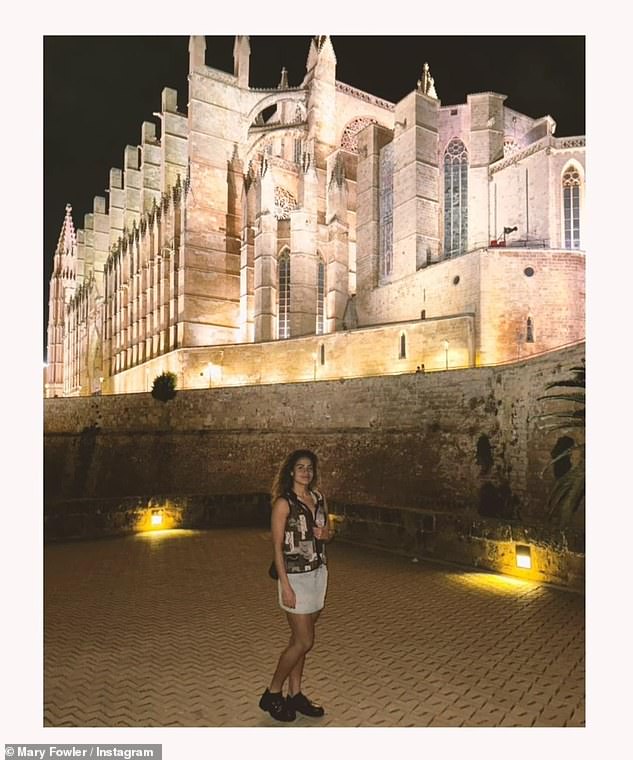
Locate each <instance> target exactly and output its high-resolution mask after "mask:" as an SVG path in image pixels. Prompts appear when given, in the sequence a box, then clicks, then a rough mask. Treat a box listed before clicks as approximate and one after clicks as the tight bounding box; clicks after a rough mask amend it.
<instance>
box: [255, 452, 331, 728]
mask: <svg viewBox="0 0 633 760" xmlns="http://www.w3.org/2000/svg"><path fill="white" fill-rule="evenodd" d="M317 478H318V461H317V457H316V454H314V452H312V451H309V450H308V449H299V450H297V451H293V452H292V453H291V454H289V455H288V456H287V457H286V459H285V461H284V462H283V464H282V465H281V467H280V468H279V472H278V473H277V477H276V478H275V481H274V483H273V489H272V514H271V532H272V540H273V552H274V564H275V568H276V570H277V576H278V581H277V593H278V599H279V606H280V607H281V609H282V610H284V611H285V613H286V618H287V619H288V625H289V626H290V641H289V642H288V646H287V647H286V648H285V649H284V650H283V652H282V653H281V656H280V657H279V662H278V664H277V669H276V670H275V673H274V675H273V677H272V680H271V682H270V684H269V686H268V688H267V689H266V691H265V692H264V693H263V695H262V697H261V699H260V700H259V706H260V707H261V709H262V710H265V711H266V712H268V713H270V715H271V717H273V718H274V719H275V720H279V721H285V722H289V721H293V720H294V719H295V717H296V713H298V712H299V713H302V714H303V715H308V716H310V717H320V716H321V715H323V714H324V713H325V710H324V709H323V707H321V705H318V704H316V703H315V702H312V701H311V700H310V699H308V697H306V696H305V695H304V694H303V693H302V691H301V677H302V675H303V666H304V663H305V657H306V655H307V653H308V652H309V651H310V649H312V646H313V644H314V625H315V623H316V621H317V619H318V617H319V614H320V612H321V610H322V609H323V605H324V602H325V593H326V590H327V578H328V572H327V558H326V554H325V542H327V541H329V540H330V539H331V537H332V532H331V531H330V529H329V527H328V519H327V507H326V504H325V499H324V498H323V495H322V494H321V493H320V492H319V491H318V490H317V488H316V484H317ZM286 680H287V681H288V694H287V696H286V697H284V695H283V693H282V692H283V686H284V683H285V682H286Z"/></svg>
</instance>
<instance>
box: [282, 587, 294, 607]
mask: <svg viewBox="0 0 633 760" xmlns="http://www.w3.org/2000/svg"><path fill="white" fill-rule="evenodd" d="M281 601H282V602H283V605H284V607H290V609H292V610H294V608H295V607H296V606H297V596H296V594H295V592H294V591H293V589H292V586H291V585H290V584H288V585H286V586H282V587H281Z"/></svg>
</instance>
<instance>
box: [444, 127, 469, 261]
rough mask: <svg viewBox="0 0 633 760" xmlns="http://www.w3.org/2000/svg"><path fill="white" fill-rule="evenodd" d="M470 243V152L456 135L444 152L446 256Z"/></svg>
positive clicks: (457, 254) (464, 249)
mask: <svg viewBox="0 0 633 760" xmlns="http://www.w3.org/2000/svg"><path fill="white" fill-rule="evenodd" d="M467 243H468V151H467V150H466V146H465V145H464V143H463V142H462V141H461V140H459V139H457V138H454V139H452V140H451V141H450V142H449V144H448V146H447V148H446V151H445V152H444V255H445V257H446V258H450V257H452V256H459V254H460V253H465V252H466V246H467Z"/></svg>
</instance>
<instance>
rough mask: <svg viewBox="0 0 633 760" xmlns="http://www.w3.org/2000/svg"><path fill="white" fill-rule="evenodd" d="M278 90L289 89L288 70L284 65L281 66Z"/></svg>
mask: <svg viewBox="0 0 633 760" xmlns="http://www.w3.org/2000/svg"><path fill="white" fill-rule="evenodd" d="M277 89H278V90H286V89H288V72H287V70H286V67H285V66H282V68H281V79H280V80H279V84H278V85H277Z"/></svg>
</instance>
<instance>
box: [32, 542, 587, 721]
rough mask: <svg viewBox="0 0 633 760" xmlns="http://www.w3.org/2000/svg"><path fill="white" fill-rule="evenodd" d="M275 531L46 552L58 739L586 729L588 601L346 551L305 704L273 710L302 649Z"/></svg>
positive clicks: (58, 547)
mask: <svg viewBox="0 0 633 760" xmlns="http://www.w3.org/2000/svg"><path fill="white" fill-rule="evenodd" d="M270 557H271V548H270V537H269V534H268V533H267V532H266V531H264V530H262V529H239V530H237V529H236V530H233V529H231V530H228V529H227V530H209V531H185V530H182V531H166V532H157V533H147V534H137V535H134V536H126V537H122V538H113V539H104V540H100V541H82V542H68V543H59V544H50V545H48V546H47V547H46V549H45V586H44V591H45V594H44V597H45V632H44V643H45V651H44V664H45V682H44V700H45V703H44V725H45V726H271V727H274V726H280V725H283V726H287V725H290V726H291V727H302V726H315V725H318V726H367V727H371V726H576V727H578V726H584V724H585V711H584V705H585V699H584V688H585V683H584V680H585V639H584V614H585V612H584V598H583V596H581V595H579V594H575V593H572V592H568V591H565V590H562V589H557V588H552V587H548V586H543V585H539V584H536V583H532V582H525V581H519V580H516V579H512V578H508V577H505V576H498V575H494V574H489V573H478V572H474V571H468V570H465V569H463V568H457V567H452V566H448V565H439V564H430V563H422V562H419V563H414V562H411V561H410V560H408V559H405V558H402V557H398V556H393V555H390V554H387V553H384V552H379V551H375V550H372V549H366V548H361V547H357V546H351V545H349V544H345V543H343V542H341V541H338V542H337V541H336V540H335V541H334V542H333V543H332V544H331V545H330V547H329V558H330V564H329V567H330V588H329V592H328V597H327V603H326V608H325V610H324V611H323V613H322V615H321V618H320V620H319V622H318V624H317V636H316V643H315V648H314V650H313V651H312V652H311V653H310V654H309V656H308V659H307V664H306V670H305V674H304V691H305V693H306V694H307V695H308V696H309V697H311V698H313V699H314V700H316V701H319V702H321V703H322V704H323V705H324V706H325V708H326V715H325V716H324V717H323V718H320V719H316V720H315V719H310V718H306V717H302V716H298V717H297V720H296V721H295V722H294V723H292V724H279V723H276V722H275V721H273V720H272V719H271V718H270V717H269V716H268V714H267V713H264V712H262V711H261V710H260V709H259V708H258V706H257V702H258V700H259V697H260V695H261V692H262V691H263V690H264V688H265V687H266V686H267V684H268V682H269V680H270V677H271V675H272V672H273V670H274V668H275V665H276V661H277V657H278V655H279V653H280V651H281V649H282V648H283V646H284V645H285V643H286V641H287V638H288V628H287V623H286V620H285V615H284V614H283V613H282V612H281V611H280V610H279V608H278V607H277V602H276V585H275V583H274V582H273V581H271V580H270V579H269V578H268V576H267V574H266V571H267V567H268V564H269V563H270Z"/></svg>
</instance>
